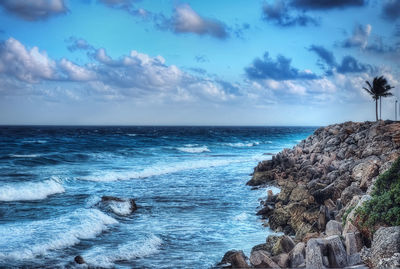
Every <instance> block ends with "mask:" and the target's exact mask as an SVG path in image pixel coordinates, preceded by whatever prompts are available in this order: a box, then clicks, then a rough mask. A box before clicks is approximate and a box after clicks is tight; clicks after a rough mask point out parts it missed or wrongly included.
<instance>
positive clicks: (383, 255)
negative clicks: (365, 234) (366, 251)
mask: <svg viewBox="0 0 400 269" xmlns="http://www.w3.org/2000/svg"><path fill="white" fill-rule="evenodd" d="M399 257H400V226H394V227H382V228H380V229H378V231H376V232H375V234H374V237H373V240H372V245H371V256H370V261H371V264H372V266H373V267H380V266H382V264H379V263H380V261H381V260H383V259H386V262H388V263H392V264H394V263H396V262H397V263H400V260H399Z"/></svg>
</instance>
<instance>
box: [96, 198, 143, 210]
mask: <svg viewBox="0 0 400 269" xmlns="http://www.w3.org/2000/svg"><path fill="white" fill-rule="evenodd" d="M101 203H102V205H103V206H105V207H106V208H107V209H109V210H110V211H112V212H113V213H115V214H117V215H129V214H132V213H133V212H134V211H136V210H137V205H136V202H135V200H134V199H123V198H118V197H114V196H103V197H101Z"/></svg>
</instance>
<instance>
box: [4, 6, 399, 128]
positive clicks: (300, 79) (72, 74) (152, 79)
mask: <svg viewBox="0 0 400 269" xmlns="http://www.w3.org/2000/svg"><path fill="white" fill-rule="evenodd" d="M381 75H383V76H384V77H385V78H386V79H387V80H388V83H389V84H390V85H392V86H394V87H395V88H394V89H393V90H392V93H393V95H394V96H393V97H390V98H385V99H384V100H383V101H382V118H383V119H392V120H394V118H395V102H396V100H397V98H399V99H400V0H382V1H378V0H286V1H284V0H265V1H263V0H252V1H249V0H235V1H232V0H230V1H227V0H218V1H215V0H214V1H208V0H202V1H200V0H196V1H195V0H193V1H189V0H188V1H178V0H0V124H4V125H8V124H17V125H20V124H38V125H262V126H264V125H275V126H276V125H303V126H305V125H307V126H320V125H326V124H332V123H338V122H343V121H349V120H351V121H364V120H371V121H373V120H375V103H374V101H373V100H372V98H371V97H370V96H369V95H368V93H367V92H366V91H365V90H363V87H365V86H366V83H365V81H367V80H368V81H371V80H372V79H373V78H374V77H375V76H381ZM399 119H400V117H399Z"/></svg>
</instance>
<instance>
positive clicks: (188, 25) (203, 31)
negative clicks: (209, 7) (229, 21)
mask: <svg viewBox="0 0 400 269" xmlns="http://www.w3.org/2000/svg"><path fill="white" fill-rule="evenodd" d="M165 23H167V24H169V25H167V27H169V28H172V30H173V31H174V32H175V33H194V34H198V35H210V36H213V37H216V38H220V39H225V38H227V37H228V31H227V27H226V25H225V24H224V23H222V22H221V21H218V20H215V19H210V18H206V17H203V16H201V15H199V14H198V13H197V12H196V11H194V10H193V9H192V8H191V7H190V6H189V5H188V4H182V5H178V6H177V7H176V8H175V10H174V14H173V16H172V18H171V19H170V20H167V21H166V22H165Z"/></svg>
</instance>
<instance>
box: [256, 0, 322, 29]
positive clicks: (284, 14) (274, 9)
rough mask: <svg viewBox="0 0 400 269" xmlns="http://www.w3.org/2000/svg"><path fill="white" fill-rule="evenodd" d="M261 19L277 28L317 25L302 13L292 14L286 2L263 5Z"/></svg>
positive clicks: (279, 0)
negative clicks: (277, 26) (275, 25)
mask: <svg viewBox="0 0 400 269" xmlns="http://www.w3.org/2000/svg"><path fill="white" fill-rule="evenodd" d="M263 18H264V20H265V21H271V22H273V23H275V24H277V25H279V26H283V27H288V26H295V25H299V26H308V25H318V24H319V23H318V21H317V20H316V19H314V18H313V17H310V16H308V15H306V14H304V13H301V14H292V12H291V11H290V8H289V6H288V5H287V2H285V1H283V0H275V2H273V3H271V4H268V3H264V6H263Z"/></svg>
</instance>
